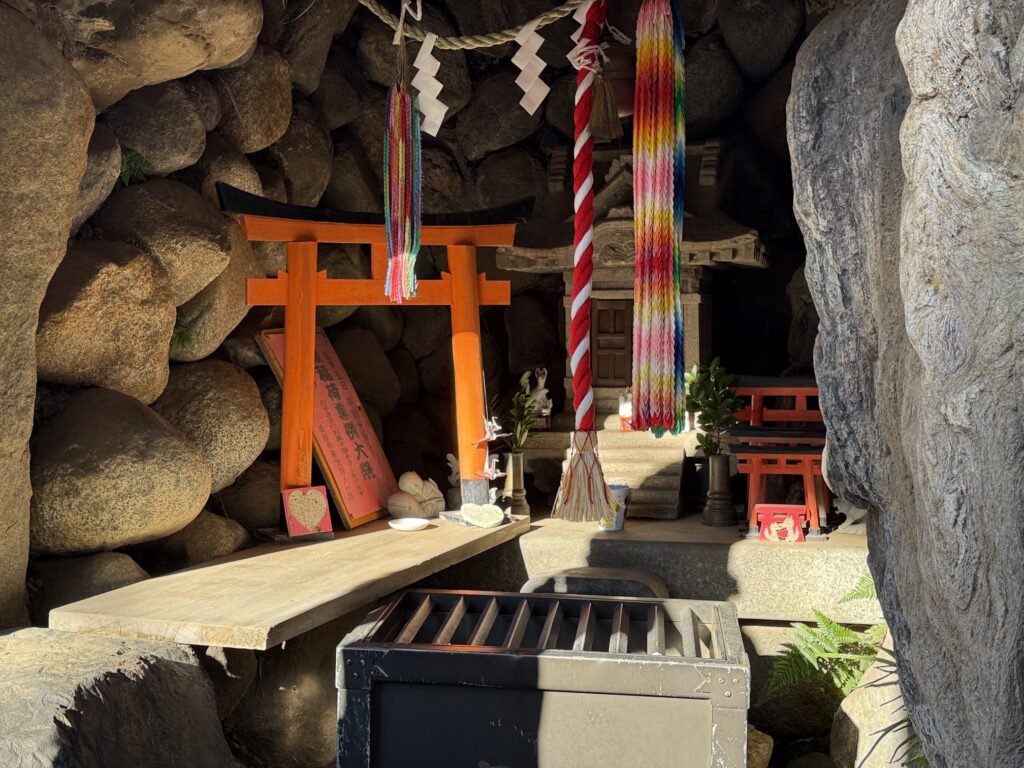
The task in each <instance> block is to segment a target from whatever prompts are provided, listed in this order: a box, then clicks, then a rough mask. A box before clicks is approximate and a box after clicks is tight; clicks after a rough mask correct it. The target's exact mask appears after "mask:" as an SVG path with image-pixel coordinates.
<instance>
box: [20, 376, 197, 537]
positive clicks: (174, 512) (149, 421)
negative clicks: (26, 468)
mask: <svg viewBox="0 0 1024 768" xmlns="http://www.w3.org/2000/svg"><path fill="white" fill-rule="evenodd" d="M32 489H33V491H34V493H33V496H32V526H31V541H32V549H33V551H35V552H37V553H40V554H55V555H64V554H75V553H79V552H96V551H100V550H107V549H114V548H116V547H122V546H125V545H127V544H135V543H138V542H142V541H151V540H153V539H158V538H160V537H161V536H166V535H168V534H169V533H172V532H174V531H176V530H179V529H180V528H183V527H184V526H186V525H188V523H189V522H191V521H192V520H193V519H194V518H195V517H196V515H198V514H199V512H200V511H202V508H203V504H204V503H205V502H206V499H207V497H208V496H209V495H210V468H209V466H207V464H206V460H205V459H204V458H203V455H202V453H201V452H200V451H199V449H198V448H196V447H195V446H194V445H193V444H192V443H191V442H189V441H188V440H186V439H185V437H184V436H183V435H182V434H181V433H180V432H178V431H177V430H176V429H174V428H173V427H172V426H171V425H170V424H168V423H167V422H166V421H164V419H162V418H161V417H160V416H158V415H157V414H156V413H154V412H153V411H151V410H150V409H149V408H147V407H146V406H144V405H143V404H142V403H140V402H139V401H138V400H135V399H133V398H131V397H128V396H127V395H122V394H121V393H119V392H112V391H110V390H106V389H87V390H84V391H82V392H79V393H78V394H76V395H73V396H72V397H71V398H70V399H69V401H68V404H67V405H66V406H65V408H64V410H62V411H61V412H60V413H59V414H58V415H57V416H55V417H54V418H53V420H52V421H50V422H48V423H47V424H46V425H45V426H44V427H43V428H42V429H40V430H39V432H38V434H37V435H36V436H35V438H34V440H33V451H32Z"/></svg>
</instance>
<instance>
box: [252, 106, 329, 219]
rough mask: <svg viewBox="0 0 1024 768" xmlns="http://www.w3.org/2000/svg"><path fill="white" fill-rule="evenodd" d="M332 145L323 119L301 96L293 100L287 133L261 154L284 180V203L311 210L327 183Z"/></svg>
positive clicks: (321, 195)
mask: <svg viewBox="0 0 1024 768" xmlns="http://www.w3.org/2000/svg"><path fill="white" fill-rule="evenodd" d="M333 151H334V145H333V143H332V142H331V133H330V131H328V130H327V126H326V125H325V124H324V119H323V115H321V114H320V112H319V111H318V110H317V109H316V107H314V106H313V105H312V104H310V103H309V102H308V101H307V100H306V99H304V98H302V97H301V96H296V97H295V98H294V100H293V105H292V116H291V120H290V121H289V123H288V129H287V130H286V131H285V132H284V135H283V136H281V138H280V139H278V140H277V141H276V142H274V143H273V144H271V145H270V146H269V147H268V148H267V150H266V152H265V153H264V154H265V156H266V158H267V160H268V161H269V162H270V164H271V165H273V166H274V167H276V168H277V169H278V170H280V172H281V174H282V175H283V176H284V181H285V188H286V189H287V190H288V202H289V203H292V204H293V205H307V206H315V205H316V204H317V203H319V202H320V198H321V197H323V194H324V190H325V189H327V182H328V181H330V179H331V155H332V153H333Z"/></svg>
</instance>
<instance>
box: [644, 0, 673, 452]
mask: <svg viewBox="0 0 1024 768" xmlns="http://www.w3.org/2000/svg"><path fill="white" fill-rule="evenodd" d="M684 96H685V94H684V72H683V27H682V19H681V16H680V14H679V12H678V8H677V7H676V3H674V2H671V0H645V2H644V5H643V6H642V7H641V9H640V14H639V17H638V19H637V62H636V93H635V99H634V114H633V166H634V183H633V209H634V234H635V240H636V272H635V278H634V288H633V293H634V310H633V312H634V315H633V428H634V429H638V430H644V429H649V430H652V431H653V432H654V434H655V435H658V436H660V435H662V434H664V433H665V432H666V431H669V432H672V433H678V432H679V431H681V430H682V429H684V428H685V421H686V408H685V406H686V403H685V383H684V379H683V374H684V371H683V314H682V302H681V294H680V291H681V277H682V243H683V190H684V186H685V164H686V133H685V129H686V124H685V98H684Z"/></svg>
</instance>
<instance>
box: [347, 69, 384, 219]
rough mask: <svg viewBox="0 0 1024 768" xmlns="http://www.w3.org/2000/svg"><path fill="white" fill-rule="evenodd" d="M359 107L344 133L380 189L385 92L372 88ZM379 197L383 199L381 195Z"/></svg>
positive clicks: (382, 161)
mask: <svg viewBox="0 0 1024 768" xmlns="http://www.w3.org/2000/svg"><path fill="white" fill-rule="evenodd" d="M361 107H362V109H361V110H360V112H359V115H357V116H356V119H355V120H353V121H352V122H351V123H349V124H348V125H347V126H346V128H345V134H347V135H348V136H349V137H350V138H351V140H352V141H354V143H355V145H356V147H357V148H358V149H359V150H360V152H361V153H362V157H363V159H364V160H365V161H366V167H367V168H369V169H370V170H371V172H372V173H373V174H374V177H375V178H376V179H377V187H378V189H381V186H380V184H381V178H382V177H381V174H382V172H383V168H384V138H383V134H382V126H383V125H384V124H385V122H386V121H387V112H388V98H387V94H386V93H383V92H381V91H380V90H379V89H374V91H373V93H371V94H370V95H368V96H366V97H365V98H364V99H363V103H362V105H361ZM381 195H383V193H381ZM380 199H381V200H382V201H383V199H384V198H383V196H381V198H380ZM382 204H383V203H382Z"/></svg>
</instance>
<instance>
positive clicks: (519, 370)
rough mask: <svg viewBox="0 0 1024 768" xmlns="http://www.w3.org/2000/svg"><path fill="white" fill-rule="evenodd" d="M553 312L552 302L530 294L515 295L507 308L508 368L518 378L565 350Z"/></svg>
mask: <svg viewBox="0 0 1024 768" xmlns="http://www.w3.org/2000/svg"><path fill="white" fill-rule="evenodd" d="M552 314H553V313H552V308H551V306H550V305H548V304H545V303H544V302H543V301H541V300H540V299H539V298H537V297H536V296H531V295H529V294H523V295H521V296H515V297H514V298H513V299H512V304H511V305H510V306H509V308H508V309H507V310H506V311H505V329H506V331H507V332H508V368H509V370H510V371H512V373H513V374H514V375H515V376H516V377H517V378H518V377H519V376H521V375H522V374H523V373H524V372H525V371H532V370H534V369H535V368H546V367H547V366H548V365H549V364H550V363H551V362H552V360H553V359H554V358H555V357H557V356H559V355H561V354H563V353H564V350H563V349H562V341H561V339H560V338H559V335H558V326H557V325H556V324H555V322H554V321H553V319H552Z"/></svg>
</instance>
